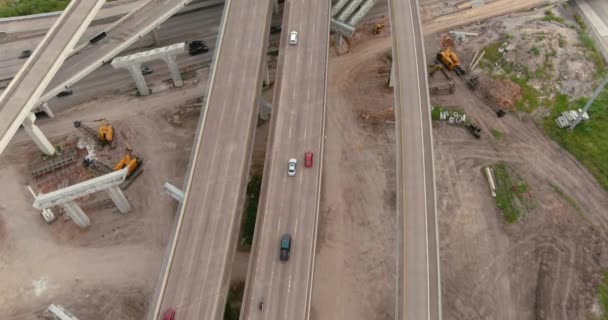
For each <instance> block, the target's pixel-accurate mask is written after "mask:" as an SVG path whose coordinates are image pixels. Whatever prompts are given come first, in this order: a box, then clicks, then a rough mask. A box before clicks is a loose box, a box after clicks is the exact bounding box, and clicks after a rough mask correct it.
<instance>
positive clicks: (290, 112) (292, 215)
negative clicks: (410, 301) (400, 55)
mask: <svg viewBox="0 0 608 320" xmlns="http://www.w3.org/2000/svg"><path fill="white" fill-rule="evenodd" d="M330 3H331V1H330V0H309V1H286V3H285V7H284V10H283V12H284V13H283V28H282V30H283V36H282V38H281V45H280V53H279V65H278V70H277V81H276V82H275V83H276V87H275V95H274V99H273V114H272V125H271V132H270V133H269V143H268V151H267V157H266V163H265V166H264V168H265V169H264V179H263V186H262V194H261V197H260V204H259V210H258V220H257V222H256V232H255V235H256V238H255V240H254V245H253V250H252V256H251V258H250V266H249V272H248V275H247V278H248V284H247V288H246V290H245V297H244V301H243V308H242V311H241V319H266V320H275V319H290V320H297V319H308V316H309V310H310V295H311V292H312V290H311V285H312V277H313V268H314V256H315V241H316V228H317V216H318V208H319V190H320V181H321V171H322V159H323V157H322V151H323V140H324V139H323V137H324V135H323V132H324V119H325V95H326V76H327V54H328V46H329V12H330V10H329V9H330ZM291 31H296V32H297V33H298V42H297V44H295V45H292V44H289V43H288V37H289V34H290V32H291ZM305 152H312V153H313V154H314V157H313V165H312V167H311V168H305V167H304V153H305ZM289 158H296V159H297V161H298V164H297V169H296V175H295V176H294V177H289V176H287V161H288V159H289ZM286 233H289V234H291V238H292V246H291V254H290V258H289V261H287V262H283V261H279V241H280V238H281V236H282V235H283V234H286ZM260 302H262V303H263V308H262V310H260V309H259V304H260Z"/></svg>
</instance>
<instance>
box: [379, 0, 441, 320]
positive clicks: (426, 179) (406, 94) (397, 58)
mask: <svg viewBox="0 0 608 320" xmlns="http://www.w3.org/2000/svg"><path fill="white" fill-rule="evenodd" d="M389 13H390V21H391V31H392V38H393V67H394V68H395V72H394V76H395V78H394V80H395V82H394V91H395V120H396V126H395V129H396V137H397V153H396V154H397V219H398V220H397V221H398V223H399V227H398V228H397V229H398V230H399V236H398V239H399V240H398V252H397V297H396V298H397V300H396V319H400V320H406V319H407V320H412V319H416V320H423V319H424V320H440V319H441V288H440V287H441V277H440V272H439V247H438V234H437V215H436V211H437V210H436V202H435V201H436V199H435V197H436V196H435V173H434V163H433V161H434V160H433V138H432V128H431V111H430V101H429V100H430V99H429V95H428V79H427V73H426V61H425V56H424V43H423V37H422V30H421V23H420V17H419V13H418V1H417V0H389Z"/></svg>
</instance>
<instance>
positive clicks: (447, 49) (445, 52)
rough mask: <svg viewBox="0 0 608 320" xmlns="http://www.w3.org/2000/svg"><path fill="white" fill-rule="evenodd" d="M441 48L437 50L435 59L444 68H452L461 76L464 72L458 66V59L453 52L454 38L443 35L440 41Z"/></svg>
mask: <svg viewBox="0 0 608 320" xmlns="http://www.w3.org/2000/svg"><path fill="white" fill-rule="evenodd" d="M441 47H442V49H441V50H440V51H439V52H437V60H439V62H441V63H442V64H443V65H444V66H445V67H446V68H448V69H450V70H453V71H454V72H455V73H456V75H458V76H462V75H464V74H465V73H466V72H465V71H464V70H463V69H462V68H461V67H460V59H458V56H457V55H456V52H454V40H453V39H452V38H450V37H448V36H445V37H444V38H443V40H442V42H441Z"/></svg>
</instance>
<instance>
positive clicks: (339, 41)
mask: <svg viewBox="0 0 608 320" xmlns="http://www.w3.org/2000/svg"><path fill="white" fill-rule="evenodd" d="M334 36H335V37H336V39H335V43H336V47H340V46H341V45H342V40H344V36H342V34H341V33H340V32H336V33H335V34H334Z"/></svg>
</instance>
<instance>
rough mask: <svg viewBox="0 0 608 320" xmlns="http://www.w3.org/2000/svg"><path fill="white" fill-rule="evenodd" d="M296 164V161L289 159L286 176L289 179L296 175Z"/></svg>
mask: <svg viewBox="0 0 608 320" xmlns="http://www.w3.org/2000/svg"><path fill="white" fill-rule="evenodd" d="M297 163H298V160H296V159H294V158H291V159H289V162H287V175H288V176H290V177H293V176H295V175H296V164H297Z"/></svg>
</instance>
